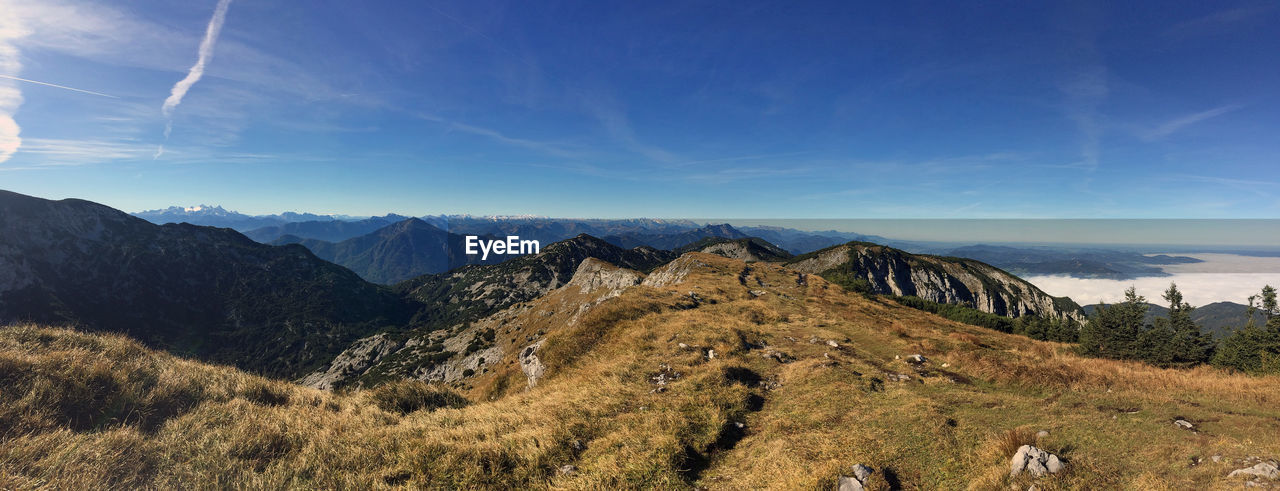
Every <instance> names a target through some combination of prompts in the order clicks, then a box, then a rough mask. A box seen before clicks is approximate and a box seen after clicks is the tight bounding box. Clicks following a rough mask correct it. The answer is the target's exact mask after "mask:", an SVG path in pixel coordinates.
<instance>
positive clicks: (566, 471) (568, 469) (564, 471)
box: [557, 464, 578, 476]
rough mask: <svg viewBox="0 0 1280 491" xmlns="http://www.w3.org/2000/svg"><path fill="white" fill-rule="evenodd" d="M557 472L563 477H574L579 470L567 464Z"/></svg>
mask: <svg viewBox="0 0 1280 491" xmlns="http://www.w3.org/2000/svg"><path fill="white" fill-rule="evenodd" d="M557 472H558V473H559V474H560V475H562V476H572V475H574V474H577V473H578V468H577V467H576V466H573V465H570V464H565V465H562V466H560V469H559V470H558V471H557Z"/></svg>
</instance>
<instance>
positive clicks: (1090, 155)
mask: <svg viewBox="0 0 1280 491" xmlns="http://www.w3.org/2000/svg"><path fill="white" fill-rule="evenodd" d="M1060 90H1062V92H1063V94H1064V95H1066V115H1067V119H1070V120H1071V122H1073V123H1075V125H1076V128H1077V129H1078V130H1079V131H1080V160H1079V161H1078V162H1075V163H1072V164H1069V166H1070V167H1075V168H1079V169H1083V170H1088V171H1093V170H1096V169H1097V168H1098V159H1099V156H1100V155H1101V146H1102V125H1101V123H1100V122H1099V121H1098V119H1099V116H1098V107H1099V106H1100V105H1101V104H1102V101H1103V100H1105V99H1106V98H1107V93H1108V92H1109V89H1108V85H1107V70H1106V68H1105V67H1103V66H1101V65H1092V66H1087V67H1084V68H1082V69H1080V70H1078V71H1077V72H1076V73H1074V74H1073V75H1072V76H1071V77H1070V78H1069V79H1068V80H1066V81H1065V82H1064V83H1063V84H1062V85H1061V87H1060Z"/></svg>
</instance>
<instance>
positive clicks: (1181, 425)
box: [1173, 419, 1196, 430]
mask: <svg viewBox="0 0 1280 491" xmlns="http://www.w3.org/2000/svg"><path fill="white" fill-rule="evenodd" d="M1173 424H1174V425H1177V426H1178V427H1179V428H1182V429H1184V430H1194V429H1195V428H1196V425H1193V424H1191V422H1190V421H1187V420H1185V419H1176V420H1174V421H1173Z"/></svg>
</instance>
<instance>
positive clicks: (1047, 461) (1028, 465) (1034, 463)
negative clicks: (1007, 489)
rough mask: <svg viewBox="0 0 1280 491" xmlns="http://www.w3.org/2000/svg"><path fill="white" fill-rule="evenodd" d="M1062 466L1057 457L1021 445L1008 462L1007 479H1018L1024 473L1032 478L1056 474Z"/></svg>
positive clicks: (1029, 446) (1030, 446)
mask: <svg viewBox="0 0 1280 491" xmlns="http://www.w3.org/2000/svg"><path fill="white" fill-rule="evenodd" d="M1063 465H1064V464H1063V463H1062V460H1061V459H1059V458H1058V456H1057V455H1054V454H1051V453H1049V452H1046V451H1044V450H1040V449H1039V448H1036V447H1034V446H1032V445H1023V446H1021V447H1018V453H1016V454H1014V455H1013V460H1011V461H1010V462H1009V477H1018V475H1019V474H1022V473H1023V472H1024V471H1025V472H1029V473H1031V476H1032V477H1042V476H1044V475H1045V474H1057V473H1058V472H1061V471H1062V468H1063Z"/></svg>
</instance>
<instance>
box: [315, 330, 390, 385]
mask: <svg viewBox="0 0 1280 491" xmlns="http://www.w3.org/2000/svg"><path fill="white" fill-rule="evenodd" d="M403 345H404V342H403V341H399V342H397V341H393V340H392V339H390V338H389V337H387V335H386V334H376V335H373V336H369V337H367V338H364V339H360V340H358V341H356V342H355V343H352V345H351V347H349V348H347V349H346V350H345V351H343V352H342V353H340V354H339V355H338V356H337V357H335V358H334V359H333V361H331V362H329V366H327V367H325V368H323V369H321V370H318V371H315V372H312V373H310V374H308V375H307V376H305V377H302V379H300V380H298V383H299V384H302V385H304V386H307V387H311V388H315V389H320V390H333V388H334V386H335V385H337V384H338V383H340V382H341V381H343V380H345V379H346V378H347V377H350V376H352V375H359V374H361V373H364V371H365V370H368V369H369V367H370V366H373V364H374V363H377V362H378V361H379V360H381V359H382V358H383V357H385V356H387V355H389V354H391V353H394V352H395V351H396V350H398V349H400V347H401V346H403Z"/></svg>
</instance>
